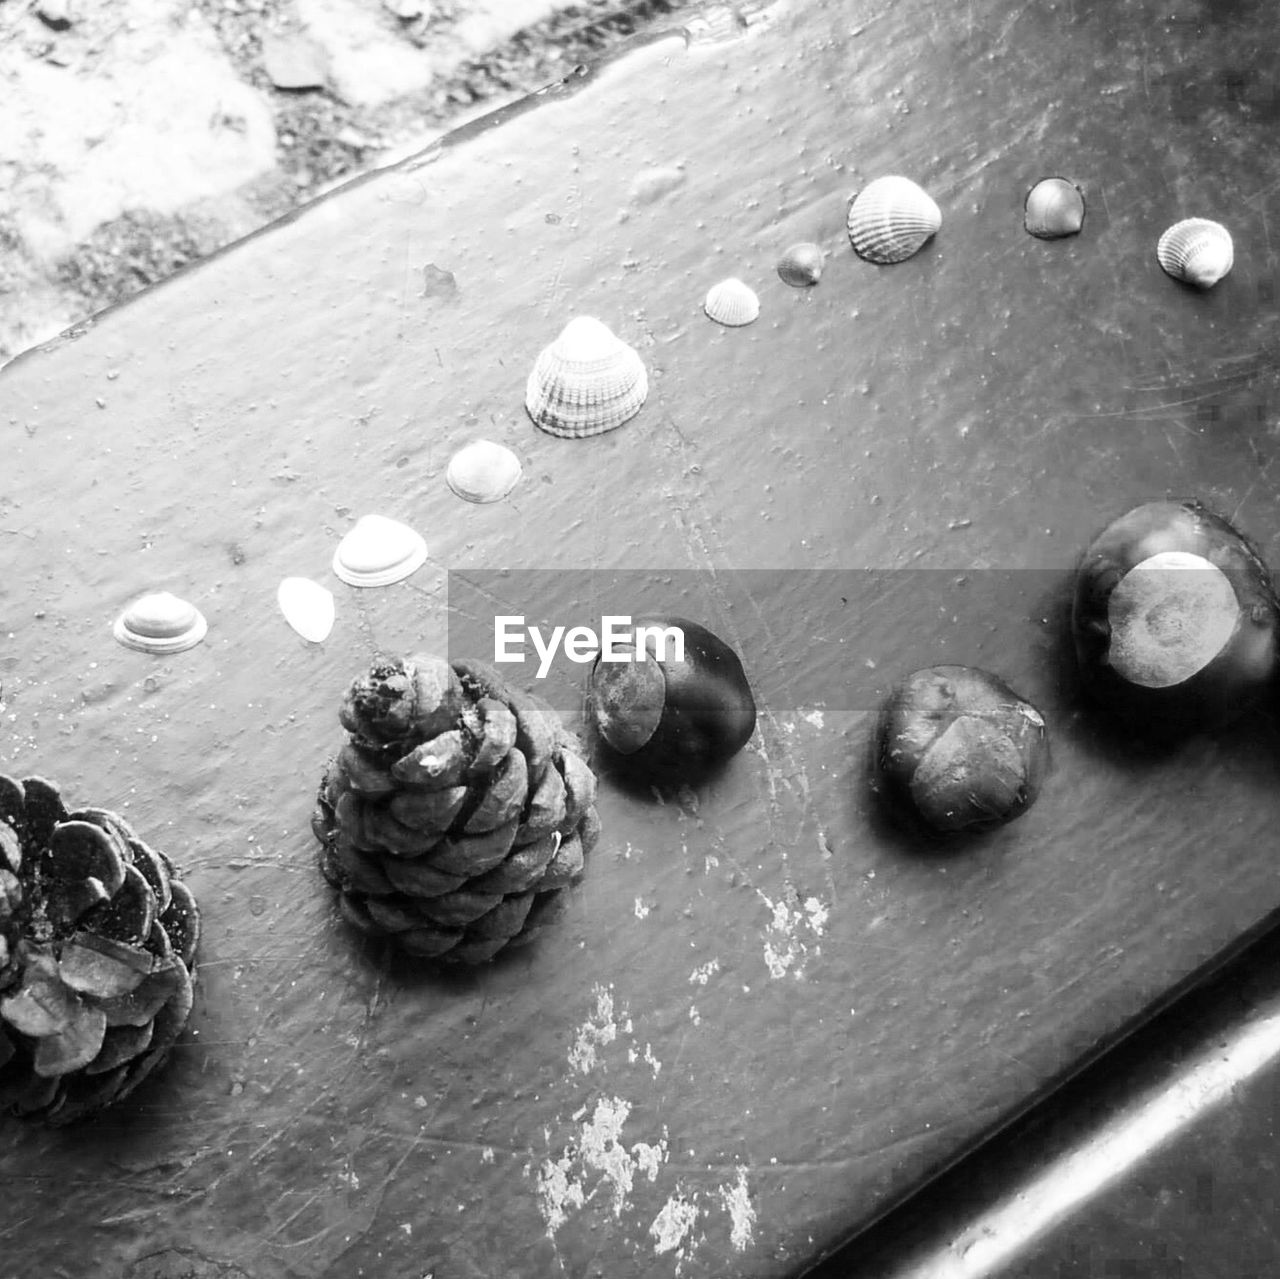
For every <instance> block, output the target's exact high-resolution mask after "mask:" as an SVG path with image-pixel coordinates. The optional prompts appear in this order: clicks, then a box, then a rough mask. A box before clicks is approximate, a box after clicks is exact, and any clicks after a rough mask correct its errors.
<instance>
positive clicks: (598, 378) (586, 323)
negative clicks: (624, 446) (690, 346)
mask: <svg viewBox="0 0 1280 1279" xmlns="http://www.w3.org/2000/svg"><path fill="white" fill-rule="evenodd" d="M648 393H649V377H648V374H647V373H646V372H645V367H644V364H643V362H642V361H641V359H640V356H639V355H638V354H637V353H636V352H635V351H634V350H633V349H632V348H631V347H629V346H628V345H627V344H626V343H625V342H624V341H622V339H621V338H619V337H616V336H615V335H614V334H613V333H612V332H611V331H610V329H609V327H608V326H607V325H605V324H602V323H601V322H600V321H599V320H596V319H592V317H591V316H589V315H580V316H577V317H576V318H575V319H572V320H570V321H569V323H568V324H567V325H566V326H565V328H564V331H563V332H562V333H561V334H560V336H559V337H558V338H556V340H555V341H554V342H552V343H551V345H550V346H547V347H544V348H543V350H542V352H541V354H540V355H539V356H538V358H537V360H536V361H535V362H534V366H533V371H532V372H531V373H530V374H529V380H528V382H527V383H526V384H525V392H524V404H525V408H526V409H527V410H528V411H529V416H530V417H531V418H532V419H533V421H534V424H535V425H536V426H538V427H540V428H541V429H542V430H544V431H547V432H548V433H550V434H551V435H560V436H564V437H567V438H570V439H581V438H584V437H586V436H591V435H603V434H604V432H606V431H612V430H614V429H615V428H616V427H619V426H621V425H622V424H623V423H624V422H626V421H629V420H630V419H631V418H633V417H634V416H635V415H636V414H637V413H638V412H639V411H640V406H641V405H642V404H643V403H644V401H645V397H646V396H647V395H648Z"/></svg>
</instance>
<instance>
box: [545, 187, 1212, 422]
mask: <svg viewBox="0 0 1280 1279" xmlns="http://www.w3.org/2000/svg"><path fill="white" fill-rule="evenodd" d="M1084 217H1085V201H1084V193H1083V192H1082V191H1081V189H1080V188H1079V186H1078V185H1076V184H1075V183H1073V182H1070V181H1068V180H1067V179H1066V178H1059V177H1053V178H1045V179H1043V180H1042V181H1040V182H1037V183H1036V184H1035V186H1033V187H1032V188H1031V190H1030V191H1029V192H1028V194H1027V198H1026V202H1025V206H1024V225H1025V227H1026V230H1027V231H1028V232H1029V233H1030V234H1031V235H1033V236H1036V237H1037V238H1039V239H1046V240H1047V239H1057V238H1061V237H1064V236H1069V235H1075V234H1077V233H1078V232H1079V231H1080V229H1081V228H1082V227H1083V225H1084ZM846 225H847V230H848V233H849V240H850V243H851V244H852V245H853V248H854V250H855V252H857V254H858V255H859V256H860V257H862V258H864V259H865V260H867V261H868V262H874V263H876V264H878V265H891V264H893V263H898V262H905V261H906V260H907V259H908V258H910V257H913V256H914V255H915V254H916V253H918V252H919V251H920V250H921V249H922V248H923V247H924V246H925V245H926V244H927V243H928V242H929V241H930V240H931V239H932V238H933V237H934V236H935V235H936V234H937V233H938V231H939V229H940V228H941V226H942V210H941V209H940V208H939V207H938V204H937V202H936V201H935V200H934V199H933V197H932V196H930V195H929V193H928V192H927V191H925V190H924V189H923V188H922V187H920V186H919V185H918V184H917V183H915V182H913V181H912V180H911V179H910V178H906V177H902V176H901V175H898V174H889V175H886V176H884V177H879V178H876V179H874V180H873V181H871V182H869V183H868V184H867V185H866V186H865V187H864V188H863V189H862V190H861V191H859V192H858V194H857V195H856V196H855V197H854V199H853V201H852V202H851V203H850V206H849V212H848V216H847V219H846ZM824 256H825V255H824V254H823V251H822V248H821V246H819V245H817V244H813V243H810V242H802V243H798V244H793V245H791V246H790V247H789V248H788V249H787V250H786V251H785V252H784V253H783V255H782V257H781V258H780V259H779V261H778V266H777V270H778V275H779V276H780V277H781V279H782V280H783V281H784V282H785V283H787V284H789V285H792V286H793V287H796V288H803V287H807V286H810V285H813V284H816V283H817V282H818V280H819V278H820V277H821V275H822V268H823V264H824ZM1156 257H1157V260H1158V261H1159V263H1160V266H1161V267H1162V268H1163V269H1164V270H1165V271H1166V272H1167V273H1168V274H1169V275H1171V276H1172V277H1174V278H1175V279H1178V280H1181V281H1183V282H1185V283H1187V284H1191V285H1195V286H1198V287H1200V288H1209V287H1211V286H1212V285H1214V284H1216V283H1217V282H1218V281H1219V280H1220V279H1222V277H1223V276H1224V275H1226V274H1227V272H1228V271H1230V270H1231V267H1232V263H1233V261H1234V249H1233V245H1232V241H1231V235H1230V232H1228V231H1227V229H1226V227H1224V226H1223V225H1222V224H1221V223H1218V222H1213V221H1211V220H1209V219H1207V218H1187V219H1184V220H1183V221H1181V222H1178V223H1175V224H1174V225H1173V226H1171V227H1169V228H1168V230H1166V231H1165V232H1164V234H1163V235H1162V236H1161V237H1160V240H1159V242H1158V244H1157V246H1156ZM703 309H704V311H705V312H706V314H707V316H708V317H709V318H710V319H712V320H714V321H716V322H717V323H718V324H721V325H724V326H725V327H728V328H738V327H741V326H743V325H747V324H751V323H752V322H753V321H755V320H756V319H757V318H758V317H759V315H760V299H759V297H758V296H757V295H756V293H755V291H754V290H753V289H752V288H751V287H750V286H749V285H748V284H746V283H745V282H744V281H742V280H741V279H739V278H737V277H736V276H731V277H729V278H728V279H725V280H721V281H719V282H718V283H717V284H715V285H713V286H712V287H711V289H710V290H709V291H708V292H707V295H706V298H705V300H704V302H703ZM647 392H648V380H647V377H646V375H645V369H644V365H643V362H642V361H641V359H640V356H639V355H638V354H637V352H636V351H635V350H634V349H633V348H632V347H630V346H628V345H627V343H626V342H624V341H622V339H621V338H618V337H617V336H616V335H615V334H613V333H612V332H611V331H610V330H609V328H608V327H607V326H606V325H604V324H602V323H601V322H600V321H599V320H596V319H592V318H590V317H588V316H578V317H577V318H575V319H573V320H571V321H570V322H569V324H568V325H567V326H566V327H565V329H564V330H563V332H561V334H560V336H559V337H558V338H556V340H555V341H554V342H552V343H551V344H550V345H549V346H547V347H546V348H545V349H544V350H543V351H542V352H541V353H540V354H539V356H538V358H537V360H536V361H535V364H534V367H533V371H532V372H531V373H530V375H529V379H528V382H527V384H526V387H525V407H526V409H527V410H528V412H529V416H530V417H531V418H532V419H533V421H534V423H535V424H536V425H537V426H539V427H540V428H541V429H542V430H544V431H547V432H549V433H550V434H552V435H559V436H563V437H567V438H573V439H582V438H584V437H587V436H593V435H603V434H604V433H605V432H607V431H612V430H614V429H616V428H617V427H619V426H621V425H622V424H623V423H625V422H627V421H629V420H630V419H631V418H632V417H634V416H635V414H636V413H638V412H639V411H640V407H641V405H643V403H644V400H645V396H646V394H647Z"/></svg>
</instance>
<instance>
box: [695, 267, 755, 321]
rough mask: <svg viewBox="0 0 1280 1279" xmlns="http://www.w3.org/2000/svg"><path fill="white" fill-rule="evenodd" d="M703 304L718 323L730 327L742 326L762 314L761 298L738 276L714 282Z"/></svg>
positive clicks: (708, 313)
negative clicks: (717, 282)
mask: <svg viewBox="0 0 1280 1279" xmlns="http://www.w3.org/2000/svg"><path fill="white" fill-rule="evenodd" d="M702 306H703V310H705V311H706V313H707V315H709V316H710V317H711V319H713V320H714V321H715V322H716V323H717V324H724V325H727V326H728V327H730V328H741V326H742V325H744V324H750V323H751V322H752V321H753V320H755V319H757V318H759V315H760V299H759V298H758V297H756V295H755V292H754V290H753V289H751V287H750V286H749V285H746V284H743V282H742V281H741V280H739V279H738V278H737V277H736V276H730V277H729V278H728V279H727V280H721V281H720V283H719V284H713V285H712V286H711V288H710V289H708V290H707V297H706V301H705V302H703V304H702Z"/></svg>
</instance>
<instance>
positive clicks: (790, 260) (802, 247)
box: [778, 241, 825, 289]
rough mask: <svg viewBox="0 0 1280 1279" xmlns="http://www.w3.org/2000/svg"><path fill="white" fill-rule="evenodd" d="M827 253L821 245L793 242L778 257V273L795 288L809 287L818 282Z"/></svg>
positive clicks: (786, 282)
mask: <svg viewBox="0 0 1280 1279" xmlns="http://www.w3.org/2000/svg"><path fill="white" fill-rule="evenodd" d="M824 258H825V254H824V253H823V252H822V249H821V247H820V246H818V245H816V244H810V243H808V242H807V241H806V242H805V243H803V244H793V245H792V246H791V247H790V248H789V249H788V250H787V251H786V252H785V253H784V254H783V255H782V256H781V257H780V258H779V259H778V275H779V276H780V277H781V279H782V282H783V283H784V284H789V285H791V287H792V288H793V289H803V288H807V287H808V286H809V285H811V284H817V282H818V280H819V278H820V277H821V275H822V263H823V260H824Z"/></svg>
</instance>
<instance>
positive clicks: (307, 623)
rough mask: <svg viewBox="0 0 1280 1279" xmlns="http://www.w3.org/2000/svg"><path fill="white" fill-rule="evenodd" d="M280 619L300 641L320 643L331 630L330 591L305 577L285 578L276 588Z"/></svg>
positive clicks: (331, 595)
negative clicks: (295, 633) (293, 631)
mask: <svg viewBox="0 0 1280 1279" xmlns="http://www.w3.org/2000/svg"><path fill="white" fill-rule="evenodd" d="M276 602H277V603H278V604H279V605H280V611H281V612H282V613H283V614H284V620H285V621H286V622H288V623H289V625H290V626H292V627H293V629H294V630H295V631H297V632H298V634H299V635H301V636H302V638H303V639H304V640H310V641H311V643H313V644H321V643H323V642H324V641H325V640H326V639H328V638H329V632H330V631H331V630H333V618H334V608H333V592H332V591H329V590H326V589H325V588H324V587H323V586H321V585H320V583H319V582H313V581H312V580H311V579H310V578H309V577H286V578H285V579H284V581H282V582H281V583H280V585H279V586H278V587H277V588H276Z"/></svg>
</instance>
